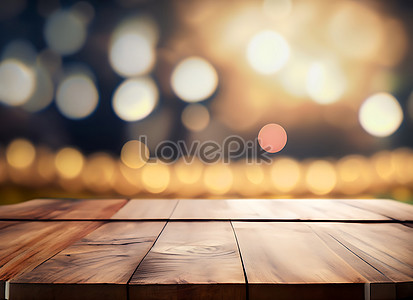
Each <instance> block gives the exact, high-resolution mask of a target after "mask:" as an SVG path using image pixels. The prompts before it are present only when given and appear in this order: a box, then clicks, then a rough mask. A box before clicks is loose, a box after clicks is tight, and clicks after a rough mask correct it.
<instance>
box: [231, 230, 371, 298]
mask: <svg viewBox="0 0 413 300" xmlns="http://www.w3.org/2000/svg"><path fill="white" fill-rule="evenodd" d="M233 226H234V229H235V233H236V236H237V239H238V243H239V246H240V251H241V256H242V259H243V262H244V268H245V272H246V275H247V279H248V286H249V299H251V300H253V299H274V297H275V295H277V299H303V300H305V299H364V282H365V279H364V278H363V277H362V276H361V275H360V274H359V273H357V272H356V271H355V270H354V269H353V268H351V267H350V266H349V265H348V264H347V263H346V262H345V261H344V260H342V259H341V258H340V257H339V256H338V255H336V254H335V253H334V252H333V251H332V250H331V249H329V248H328V247H327V246H326V245H325V244H324V242H323V241H322V240H321V239H320V238H319V237H318V236H317V235H316V234H315V233H314V232H313V231H312V230H311V229H310V228H309V227H308V226H307V225H306V224H305V223H282V222H278V223H276V222H233Z"/></svg>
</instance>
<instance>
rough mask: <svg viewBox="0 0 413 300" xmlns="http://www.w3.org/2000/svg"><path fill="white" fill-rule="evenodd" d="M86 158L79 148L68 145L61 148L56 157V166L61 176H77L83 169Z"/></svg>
mask: <svg viewBox="0 0 413 300" xmlns="http://www.w3.org/2000/svg"><path fill="white" fill-rule="evenodd" d="M83 164H84V159H83V155H82V153H80V152H79V151H78V150H77V149H74V148H70V147H66V148H63V149H61V150H60V151H59V152H58V153H57V154H56V157H55V166H56V169H57V172H58V173H59V175H60V176H62V177H64V178H69V179H71V178H75V177H77V176H78V175H79V174H80V172H81V171H82V169H83Z"/></svg>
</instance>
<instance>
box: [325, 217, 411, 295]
mask: <svg viewBox="0 0 413 300" xmlns="http://www.w3.org/2000/svg"><path fill="white" fill-rule="evenodd" d="M329 225H330V226H328V225H327V224H324V225H323V224H320V225H319V227H320V228H323V229H324V230H325V231H326V232H327V233H328V234H330V235H331V236H333V237H334V238H335V239H336V240H337V241H339V242H340V243H341V244H342V245H343V246H345V247H346V248H347V249H348V250H350V251H351V252H352V253H354V254H355V255H357V256H358V257H360V258H361V259H363V260H364V261H366V262H367V263H368V264H370V265H371V266H373V267H374V268H375V269H377V270H378V271H379V272H380V273H382V274H383V275H384V276H386V277H387V278H389V279H390V280H392V281H393V282H395V283H396V297H397V299H404V298H408V297H413V228H410V227H407V226H403V225H401V224H357V223H351V224H329Z"/></svg>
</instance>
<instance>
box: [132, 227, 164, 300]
mask: <svg viewBox="0 0 413 300" xmlns="http://www.w3.org/2000/svg"><path fill="white" fill-rule="evenodd" d="M167 224H168V221H166V222H165V225H163V227H162V229H161V231H160V232H159V234H158V236H157V237H156V239H155V240H154V241H153V243H152V245H151V247H150V248H149V250H148V251H147V252H146V253H145V255H144V256H143V257H142V259H141V261H140V262H139V263H138V265H137V266H136V268H135V270H134V271H133V273H132V275H131V277H130V278H129V280H128V282H126V299H128V300H129V284H130V282H131V280H132V278H133V275H135V273H136V271H138V269H139V266H140V265H141V264H142V262H143V261H144V259H145V258H146V256H147V255H148V254H149V252H151V250H152V248H153V247H154V246H155V244H156V242H157V241H158V239H159V237H160V236H161V234H162V232H163V231H164V229H165V227H166V225H167Z"/></svg>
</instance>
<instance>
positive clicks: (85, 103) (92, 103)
mask: <svg viewBox="0 0 413 300" xmlns="http://www.w3.org/2000/svg"><path fill="white" fill-rule="evenodd" d="M98 101H99V94H98V91H97V89H96V86H95V84H94V83H93V81H92V80H91V79H90V78H89V77H88V76H85V75H71V76H68V77H67V78H65V79H64V80H63V81H62V82H61V83H60V84H59V87H58V89H57V94H56V105H57V108H58V109H59V111H60V112H61V113H62V114H63V115H64V116H65V117H67V118H69V119H83V118H86V117H88V116H89V115H90V114H92V113H93V112H94V111H95V109H96V107H97V105H98Z"/></svg>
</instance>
